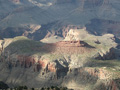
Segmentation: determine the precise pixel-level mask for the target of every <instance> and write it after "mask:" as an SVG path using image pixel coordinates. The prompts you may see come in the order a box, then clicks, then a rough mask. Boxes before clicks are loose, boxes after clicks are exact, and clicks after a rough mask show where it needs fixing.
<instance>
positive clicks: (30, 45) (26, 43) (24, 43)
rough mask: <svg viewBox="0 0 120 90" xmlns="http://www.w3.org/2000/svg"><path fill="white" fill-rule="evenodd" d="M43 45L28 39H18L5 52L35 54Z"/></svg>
mask: <svg viewBox="0 0 120 90" xmlns="http://www.w3.org/2000/svg"><path fill="white" fill-rule="evenodd" d="M41 45H42V43H40V42H38V41H33V40H30V39H28V38H26V37H16V38H14V39H13V42H12V43H11V44H9V45H8V46H7V47H6V48H5V50H8V51H11V53H27V52H29V53H31V52H32V53H33V52H36V50H35V49H37V50H38V48H39V47H41Z"/></svg>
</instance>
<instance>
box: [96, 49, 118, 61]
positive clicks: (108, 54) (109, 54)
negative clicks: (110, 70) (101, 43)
mask: <svg viewBox="0 0 120 90" xmlns="http://www.w3.org/2000/svg"><path fill="white" fill-rule="evenodd" d="M116 57H117V56H116V51H115V49H114V48H110V50H109V51H108V52H106V53H101V52H99V53H98V55H97V57H95V59H99V60H111V59H115V58H116Z"/></svg>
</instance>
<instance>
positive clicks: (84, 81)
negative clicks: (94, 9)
mask: <svg viewBox="0 0 120 90" xmlns="http://www.w3.org/2000/svg"><path fill="white" fill-rule="evenodd" d="M2 43H3V44H2ZM2 45H3V46H2ZM116 45H117V44H116V43H115V38H114V35H112V34H107V35H103V36H94V35H91V34H89V33H88V32H87V31H86V29H85V28H83V29H79V30H77V29H75V30H73V29H71V30H70V31H69V32H68V34H67V35H66V38H65V40H63V41H59V42H56V43H49V44H48V43H41V42H37V41H32V40H30V39H28V38H26V37H23V36H22V37H15V38H13V39H12V38H11V39H4V40H1V50H2V51H1V57H0V62H1V63H0V68H1V69H0V71H1V72H2V73H0V76H1V77H2V78H0V80H1V81H4V82H6V83H7V84H8V85H10V86H16V85H20V84H22V85H27V86H28V87H44V86H48V87H49V86H59V85H62V86H67V87H69V88H73V89H78V90H79V89H81V90H82V89H83V90H84V89H88V88H89V87H91V86H92V88H89V90H94V88H96V87H99V86H100V87H99V88H100V89H101V87H102V88H103V90H104V89H105V88H109V87H111V86H112V87H113V88H114V87H115V88H119V87H118V85H116V83H114V84H111V82H112V81H113V82H114V78H113V77H114V75H117V77H116V78H119V72H118V73H117V70H118V68H116V67H114V65H111V66H109V67H111V69H112V70H113V69H114V68H115V73H114V72H113V71H112V72H111V71H109V70H108V69H109V67H107V66H106V65H107V64H106V63H104V64H103V66H100V65H102V64H100V65H96V66H95V65H94V64H97V63H93V61H92V60H91V59H95V60H96V62H98V61H97V60H98V59H103V60H104V59H108V60H110V59H115V58H117V57H116V54H115V53H114V52H115V51H114V49H111V48H115V47H116ZM2 47H3V48H2ZM98 53H99V54H98ZM113 53H114V54H115V57H113ZM96 57H97V59H96ZM108 57H109V58H108ZM115 62H116V61H115ZM86 63H89V65H88V64H86ZM107 63H108V62H107ZM90 64H91V65H90ZM116 66H119V65H116ZM105 67H106V68H105ZM31 78H32V79H31ZM107 80H108V81H107ZM104 81H106V82H108V84H106V82H104ZM41 82H42V83H41ZM86 85H87V86H88V87H85V86H86ZM101 85H102V86H101ZM116 90H117V89H116Z"/></svg>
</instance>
